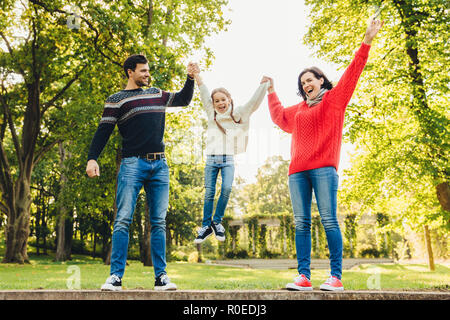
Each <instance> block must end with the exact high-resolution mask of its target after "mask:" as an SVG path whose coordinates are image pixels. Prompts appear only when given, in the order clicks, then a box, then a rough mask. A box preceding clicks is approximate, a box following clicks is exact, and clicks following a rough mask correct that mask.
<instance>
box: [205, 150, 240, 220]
mask: <svg viewBox="0 0 450 320" xmlns="http://www.w3.org/2000/svg"><path fill="white" fill-rule="evenodd" d="M219 171H220V172H221V174H222V188H221V190H220V196H219V200H218V201H217V205H216V211H215V213H214V217H213V209H214V196H215V195H216V183H217V177H218V175H219ZM233 179H234V158H233V156H232V155H208V156H207V158H206V166H205V200H204V205H203V221H202V226H203V227H206V226H210V225H211V219H212V221H213V222H215V223H220V222H221V221H222V218H223V216H224V214H225V209H226V207H227V204H228V200H229V199H230V193H231V188H232V185H233Z"/></svg>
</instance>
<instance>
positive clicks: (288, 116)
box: [268, 92, 298, 133]
mask: <svg viewBox="0 0 450 320" xmlns="http://www.w3.org/2000/svg"><path fill="white" fill-rule="evenodd" d="M268 99H269V111H270V117H271V118H272V121H273V122H274V123H275V124H276V125H277V126H279V127H280V128H281V130H283V131H286V132H287V133H292V132H293V131H294V117H295V113H296V112H297V110H298V105H295V106H292V107H288V108H284V107H283V106H282V105H281V102H280V100H279V99H278V96H277V94H276V93H275V92H272V93H271V94H269V95H268Z"/></svg>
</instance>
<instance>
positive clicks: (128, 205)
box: [110, 157, 169, 278]
mask: <svg viewBox="0 0 450 320" xmlns="http://www.w3.org/2000/svg"><path fill="white" fill-rule="evenodd" d="M142 186H144V190H145V193H146V196H147V203H148V207H149V215H150V224H151V233H150V244H151V248H152V250H151V255H152V261H153V266H154V272H155V276H159V275H160V274H162V273H165V269H166V213H167V208H168V205H169V167H168V166H167V161H166V159H164V158H163V159H161V160H153V161H149V160H144V159H140V158H137V157H129V158H124V159H122V163H121V165H120V171H119V175H118V177H117V194H116V204H117V216H116V219H115V221H114V229H113V236H112V251H111V271H110V274H111V275H113V274H115V275H117V276H119V277H120V278H122V276H123V274H124V272H125V263H126V261H127V252H128V240H129V234H128V231H129V228H130V224H131V222H132V221H133V213H134V209H135V207H136V201H137V197H138V195H139V192H140V190H141V188H142Z"/></svg>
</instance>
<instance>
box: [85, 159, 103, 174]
mask: <svg viewBox="0 0 450 320" xmlns="http://www.w3.org/2000/svg"><path fill="white" fill-rule="evenodd" d="M86 173H87V175H88V176H89V178H94V177H99V176H100V168H99V166H98V163H97V161H95V160H89V161H88V163H87V166H86Z"/></svg>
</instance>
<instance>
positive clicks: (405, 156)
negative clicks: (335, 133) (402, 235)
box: [304, 0, 450, 250]
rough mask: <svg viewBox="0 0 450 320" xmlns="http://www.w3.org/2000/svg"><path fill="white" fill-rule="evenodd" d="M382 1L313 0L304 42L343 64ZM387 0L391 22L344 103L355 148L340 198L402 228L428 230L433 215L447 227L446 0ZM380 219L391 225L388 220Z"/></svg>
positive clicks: (434, 224)
mask: <svg viewBox="0 0 450 320" xmlns="http://www.w3.org/2000/svg"><path fill="white" fill-rule="evenodd" d="M380 3H381V2H379V1H349V0H340V1H316V0H308V1H306V4H307V5H309V7H310V10H311V11H310V12H311V14H310V18H311V25H310V27H309V29H308V32H307V34H306V35H305V38H304V41H305V43H307V44H308V45H310V46H311V47H313V48H315V49H316V53H317V56H319V57H322V58H324V59H326V60H328V61H331V62H334V63H337V64H338V65H339V66H341V67H346V66H347V65H348V63H349V62H350V60H351V59H352V58H353V54H352V52H353V51H354V50H355V49H356V48H357V47H358V46H359V43H360V42H361V40H362V37H363V34H364V31H365V27H366V21H367V19H368V18H369V16H370V15H371V14H373V12H374V11H375V10H374V9H375V8H374V6H378V5H380ZM382 4H383V5H382V10H381V16H380V17H381V19H382V20H384V26H383V28H382V30H381V31H380V34H379V35H377V38H376V39H375V40H374V42H373V43H372V48H371V50H370V57H369V61H368V63H367V65H366V67H365V70H364V71H363V73H362V75H361V78H360V80H359V85H358V87H357V89H356V91H355V94H354V97H353V103H352V104H350V105H349V106H348V108H347V115H346V121H345V134H344V139H345V140H346V141H348V142H351V143H353V144H354V145H355V147H356V150H357V152H356V154H355V155H354V156H353V158H352V167H351V169H349V170H347V171H346V173H345V174H346V176H347V179H346V180H345V181H344V182H343V184H342V186H341V192H340V194H339V197H340V203H342V204H344V205H345V206H346V207H347V209H348V210H350V211H353V209H352V207H357V208H358V209H357V210H358V215H361V214H362V213H363V212H368V211H371V212H383V213H385V214H386V215H387V216H389V226H390V227H391V228H394V229H396V230H397V231H398V232H402V230H403V229H404V225H405V224H407V225H408V226H410V227H412V228H413V229H414V230H416V231H418V232H422V227H423V225H424V224H428V225H430V228H433V229H436V230H439V229H441V230H442V231H443V232H444V233H446V232H445V230H447V233H448V230H449V228H450V224H449V222H448V221H450V213H449V212H448V211H445V210H443V209H442V208H441V206H440V203H439V201H438V199H437V197H436V189H435V187H436V185H438V184H439V183H441V182H448V181H449V172H450V170H449V164H448V159H449V150H450V148H449V139H448V137H449V135H448V130H449V128H450V125H449V124H450V123H449V120H448V119H449V117H448V115H449V114H448V110H449V108H448V107H449V101H448V83H449V74H448V72H447V68H446V67H445V66H446V65H448V54H447V53H448V49H449V48H448V41H447V39H448V35H449V29H448V19H449V17H448V15H447V14H445V12H446V7H447V3H446V1H432V2H423V1H389V2H386V1H384V2H382ZM380 227H381V228H384V231H383V232H386V230H387V229H386V228H387V226H384V227H382V226H380ZM388 247H389V246H388ZM386 248H387V247H386ZM386 250H387V249H386ZM389 250H391V249H389Z"/></svg>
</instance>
